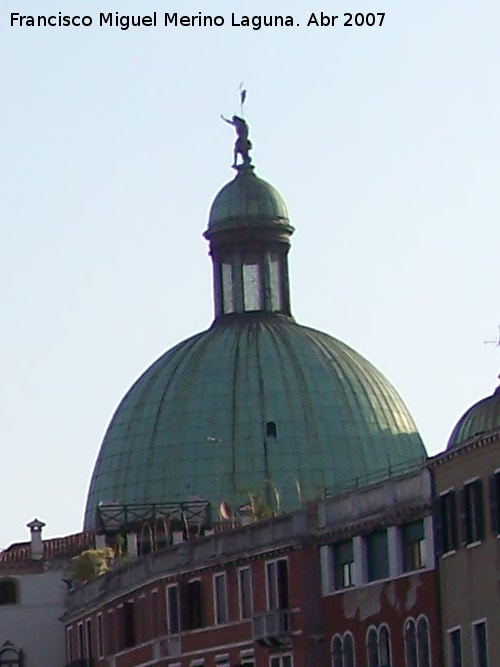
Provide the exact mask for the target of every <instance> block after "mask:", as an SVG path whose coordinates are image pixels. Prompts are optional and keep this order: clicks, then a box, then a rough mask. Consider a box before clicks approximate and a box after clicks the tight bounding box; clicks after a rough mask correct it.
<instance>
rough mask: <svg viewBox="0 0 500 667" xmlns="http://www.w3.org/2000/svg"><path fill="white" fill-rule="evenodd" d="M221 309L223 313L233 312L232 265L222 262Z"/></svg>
mask: <svg viewBox="0 0 500 667" xmlns="http://www.w3.org/2000/svg"><path fill="white" fill-rule="evenodd" d="M222 309H223V312H224V314H225V315H227V314H229V313H234V310H235V305H234V288H233V267H232V266H231V264H228V263H227V262H224V263H223V264H222Z"/></svg>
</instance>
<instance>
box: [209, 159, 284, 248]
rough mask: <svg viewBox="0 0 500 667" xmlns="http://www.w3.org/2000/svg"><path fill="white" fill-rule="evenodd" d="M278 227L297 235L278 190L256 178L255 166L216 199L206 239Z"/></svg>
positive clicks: (241, 171) (243, 168) (245, 168)
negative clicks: (233, 231)
mask: <svg viewBox="0 0 500 667" xmlns="http://www.w3.org/2000/svg"><path fill="white" fill-rule="evenodd" d="M277 225H279V226H282V227H285V228H286V229H287V231H288V232H289V233H291V232H292V231H293V227H292V226H291V225H290V221H289V217H288V211H287V208H286V204H285V201H284V199H283V197H282V196H281V195H280V193H279V192H278V191H277V190H276V188H275V187H274V186H272V185H271V184H270V183H268V182H267V181H265V180H263V179H262V178H259V177H258V176H256V174H255V171H254V168H253V166H251V165H242V166H240V167H239V168H238V173H237V174H236V177H235V178H234V179H233V180H232V181H230V182H229V183H227V184H226V185H224V186H223V188H222V189H221V190H220V191H219V192H218V194H217V195H216V197H215V199H214V201H213V203H212V206H211V208H210V213H209V216H208V229H207V231H206V233H205V236H206V237H208V238H210V236H211V235H212V233H213V232H218V231H228V230H230V229H240V228H242V227H246V228H248V227H259V228H260V227H269V226H271V227H275V226H277Z"/></svg>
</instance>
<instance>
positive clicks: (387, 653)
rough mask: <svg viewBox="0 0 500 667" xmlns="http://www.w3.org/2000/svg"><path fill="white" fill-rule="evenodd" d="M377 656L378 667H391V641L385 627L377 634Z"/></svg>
mask: <svg viewBox="0 0 500 667" xmlns="http://www.w3.org/2000/svg"><path fill="white" fill-rule="evenodd" d="M378 655H379V665H380V667H391V640H390V639H389V630H388V629H387V626H386V625H382V626H381V627H380V629H379V632H378Z"/></svg>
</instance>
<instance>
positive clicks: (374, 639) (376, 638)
mask: <svg viewBox="0 0 500 667" xmlns="http://www.w3.org/2000/svg"><path fill="white" fill-rule="evenodd" d="M366 657H367V661H368V667H391V664H392V663H391V640H390V636H389V629H388V627H387V626H386V625H381V626H380V627H379V628H378V631H377V629H376V628H374V627H373V626H372V627H371V628H369V629H368V632H367V634H366Z"/></svg>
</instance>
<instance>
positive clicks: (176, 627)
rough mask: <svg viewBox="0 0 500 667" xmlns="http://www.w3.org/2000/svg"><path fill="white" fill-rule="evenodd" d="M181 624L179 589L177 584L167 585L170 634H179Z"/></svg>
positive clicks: (168, 627)
mask: <svg viewBox="0 0 500 667" xmlns="http://www.w3.org/2000/svg"><path fill="white" fill-rule="evenodd" d="M180 626H181V621H180V610H179V589H178V587H177V584H173V585H172V586H167V631H168V633H169V634H170V635H177V634H179V631H180Z"/></svg>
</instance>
